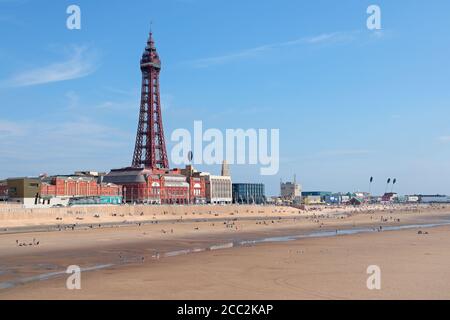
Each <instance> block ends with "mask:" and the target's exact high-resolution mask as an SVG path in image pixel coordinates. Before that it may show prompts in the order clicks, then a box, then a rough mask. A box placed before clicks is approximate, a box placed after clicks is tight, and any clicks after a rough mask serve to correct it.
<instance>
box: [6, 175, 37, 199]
mask: <svg viewBox="0 0 450 320" xmlns="http://www.w3.org/2000/svg"><path fill="white" fill-rule="evenodd" d="M7 186H8V201H10V202H17V203H20V204H23V205H25V206H33V205H38V204H39V199H40V192H41V181H40V179H39V178H10V179H8V180H7Z"/></svg>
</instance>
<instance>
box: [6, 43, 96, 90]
mask: <svg viewBox="0 0 450 320" xmlns="http://www.w3.org/2000/svg"><path fill="white" fill-rule="evenodd" d="M95 62H96V54H95V52H93V51H92V50H89V49H88V47H86V46H74V47H72V48H71V50H70V55H69V57H68V58H67V59H66V60H65V61H62V62H55V63H52V64H49V65H47V66H43V67H37V68H34V69H31V70H26V71H22V72H19V73H17V74H15V75H13V76H11V77H10V78H9V79H6V80H4V81H2V83H3V86H5V87H26V86H34V85H40V84H45V83H52V82H59V81H67V80H72V79H77V78H82V77H85V76H88V75H90V74H92V73H93V72H94V71H95V70H96V67H97V65H96V63H95Z"/></svg>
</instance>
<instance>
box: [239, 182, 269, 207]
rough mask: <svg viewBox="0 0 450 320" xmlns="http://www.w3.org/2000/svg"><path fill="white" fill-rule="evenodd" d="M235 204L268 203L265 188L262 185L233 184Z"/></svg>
mask: <svg viewBox="0 0 450 320" xmlns="http://www.w3.org/2000/svg"><path fill="white" fill-rule="evenodd" d="M232 190H233V203H238V204H263V203H266V194H265V187H264V184H262V183H233V189H232Z"/></svg>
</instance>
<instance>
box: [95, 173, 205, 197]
mask: <svg viewBox="0 0 450 320" xmlns="http://www.w3.org/2000/svg"><path fill="white" fill-rule="evenodd" d="M183 172H184V171H183V170H181V169H174V170H162V169H155V170H152V169H144V168H122V169H113V170H111V172H110V173H108V174H107V175H106V176H104V177H103V181H105V182H111V183H114V184H117V185H120V186H121V187H122V192H123V196H124V200H125V201H126V202H127V203H133V204H134V203H143V204H189V203H204V201H205V200H204V199H205V182H204V179H203V180H202V179H200V178H198V177H192V179H191V177H187V176H186V175H184V174H182V173H183ZM201 199H203V200H201Z"/></svg>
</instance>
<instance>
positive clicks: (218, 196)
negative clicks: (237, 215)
mask: <svg viewBox="0 0 450 320" xmlns="http://www.w3.org/2000/svg"><path fill="white" fill-rule="evenodd" d="M204 177H205V180H206V201H207V202H208V203H211V204H231V203H232V202H233V195H232V183H231V177H229V176H213V175H210V174H204Z"/></svg>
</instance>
